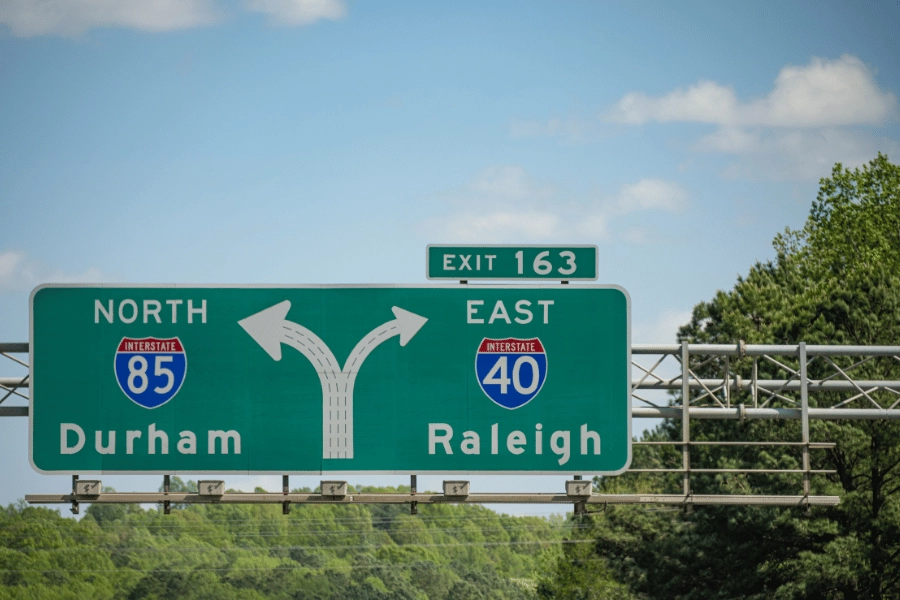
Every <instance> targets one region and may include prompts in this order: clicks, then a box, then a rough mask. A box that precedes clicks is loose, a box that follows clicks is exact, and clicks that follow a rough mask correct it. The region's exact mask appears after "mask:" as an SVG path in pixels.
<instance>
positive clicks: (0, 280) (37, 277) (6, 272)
mask: <svg viewBox="0 0 900 600" xmlns="http://www.w3.org/2000/svg"><path fill="white" fill-rule="evenodd" d="M101 280H102V274H101V273H100V270H99V269H97V268H94V267H92V268H90V269H87V270H86V271H83V272H81V273H65V272H63V271H60V270H58V269H51V268H48V267H47V266H46V265H43V264H42V263H41V262H40V261H37V260H34V259H32V258H29V257H28V255H27V254H25V253H24V252H21V251H17V250H4V251H0V290H12V291H19V290H28V289H31V288H33V287H35V286H37V285H39V284H41V283H97V282H99V281H101Z"/></svg>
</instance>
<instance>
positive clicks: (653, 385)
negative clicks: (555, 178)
mask: <svg viewBox="0 0 900 600" xmlns="http://www.w3.org/2000/svg"><path fill="white" fill-rule="evenodd" d="M0 382H2V380H0ZM724 384H725V381H724V380H723V379H694V378H690V379H688V385H689V386H691V389H692V390H699V389H704V388H706V389H709V390H714V389H716V388H719V387H721V386H723V385H724ZM756 386H757V389H759V390H760V392H762V393H765V391H766V390H768V391H776V390H777V391H791V392H796V391H799V390H800V380H799V379H759V380H757V382H756ZM631 387H632V389H638V390H680V389H681V377H679V378H677V379H667V380H665V381H655V380H654V381H647V380H644V381H643V382H642V381H641V380H640V379H638V380H635V381H632V382H631ZM728 387H729V388H730V389H732V390H734V391H748V390H752V389H753V380H751V379H743V378H741V379H738V378H731V379H729V381H728ZM859 388H862V389H864V390H866V391H869V390H871V389H872V388H884V389H892V390H900V381H896V380H880V379H861V380H853V381H847V380H846V379H829V380H828V381H816V380H812V379H811V380H810V381H809V391H810V392H856V391H859Z"/></svg>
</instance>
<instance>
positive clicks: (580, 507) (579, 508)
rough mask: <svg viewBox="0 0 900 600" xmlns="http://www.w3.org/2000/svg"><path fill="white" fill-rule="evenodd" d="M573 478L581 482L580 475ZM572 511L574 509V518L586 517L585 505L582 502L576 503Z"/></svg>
mask: <svg viewBox="0 0 900 600" xmlns="http://www.w3.org/2000/svg"><path fill="white" fill-rule="evenodd" d="M574 478H575V481H581V475H575V476H574ZM574 509H575V516H576V517H580V516H582V515H586V514H587V509H586V508H585V503H584V502H583V501H582V502H576V503H575V505H574Z"/></svg>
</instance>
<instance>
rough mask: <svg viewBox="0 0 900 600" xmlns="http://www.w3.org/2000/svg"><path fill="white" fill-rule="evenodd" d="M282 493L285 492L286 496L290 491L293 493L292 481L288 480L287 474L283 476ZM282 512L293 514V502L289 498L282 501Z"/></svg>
mask: <svg viewBox="0 0 900 600" xmlns="http://www.w3.org/2000/svg"><path fill="white" fill-rule="evenodd" d="M281 493H282V494H284V495H285V496H287V495H288V494H289V493H291V486H290V482H289V481H288V476H287V475H282V476H281ZM281 514H283V515H289V514H291V503H290V501H289V500H285V501H284V502H282V503H281Z"/></svg>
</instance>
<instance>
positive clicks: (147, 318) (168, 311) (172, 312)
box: [94, 298, 206, 324]
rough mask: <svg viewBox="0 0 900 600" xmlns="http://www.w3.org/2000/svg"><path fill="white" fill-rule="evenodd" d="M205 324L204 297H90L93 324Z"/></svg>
mask: <svg viewBox="0 0 900 600" xmlns="http://www.w3.org/2000/svg"><path fill="white" fill-rule="evenodd" d="M117 318H118V320H119V322H121V323H125V324H130V323H134V322H136V321H137V322H139V323H178V322H179V318H181V322H182V323H184V322H187V323H188V324H193V323H194V322H195V320H196V321H197V322H199V323H206V300H205V299H203V300H200V301H199V302H198V301H196V300H191V299H188V300H182V299H180V298H179V299H170V300H141V301H140V302H138V301H137V300H132V299H130V298H127V299H125V300H122V301H120V302H119V303H118V306H117V305H116V302H115V300H107V301H103V300H99V299H95V300H94V323H102V322H106V323H115V322H116V319H117Z"/></svg>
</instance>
